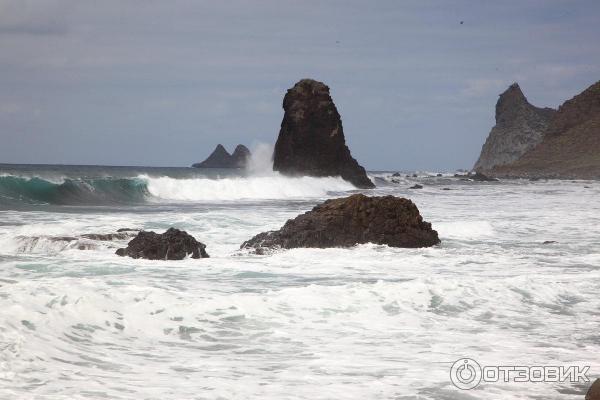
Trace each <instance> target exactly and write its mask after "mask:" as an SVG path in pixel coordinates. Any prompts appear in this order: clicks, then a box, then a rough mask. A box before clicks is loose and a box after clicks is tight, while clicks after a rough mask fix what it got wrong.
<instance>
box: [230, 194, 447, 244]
mask: <svg viewBox="0 0 600 400" xmlns="http://www.w3.org/2000/svg"><path fill="white" fill-rule="evenodd" d="M359 243H375V244H385V245H388V246H391V247H412V248H415V247H429V246H434V245H436V244H438V243H440V239H439V237H438V234H437V232H436V231H435V230H433V229H432V228H431V224H430V223H429V222H425V221H423V218H422V217H421V215H420V214H419V209H418V208H417V206H416V205H415V204H414V203H413V202H412V201H410V200H408V199H404V198H400V197H394V196H383V197H368V196H365V195H363V194H355V195H352V196H349V197H343V198H339V199H332V200H327V201H325V202H324V203H321V204H319V205H317V206H316V207H314V208H313V209H312V210H311V211H308V212H306V213H304V214H301V215H299V216H297V217H296V218H294V219H290V220H288V221H287V222H286V223H285V225H284V226H283V227H282V228H281V229H279V230H278V231H269V232H263V233H260V234H258V235H256V236H255V237H253V238H252V239H250V240H248V241H246V242H244V243H243V244H242V245H241V248H242V249H244V248H253V249H256V250H258V252H259V253H260V252H262V251H263V249H274V248H284V249H291V248H298V247H316V248H328V247H350V246H354V245H356V244H359Z"/></svg>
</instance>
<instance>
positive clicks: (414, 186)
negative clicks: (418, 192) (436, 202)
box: [409, 184, 423, 189]
mask: <svg viewBox="0 0 600 400" xmlns="http://www.w3.org/2000/svg"><path fill="white" fill-rule="evenodd" d="M409 189H423V185H419V184H415V185H412V186H411V187H409Z"/></svg>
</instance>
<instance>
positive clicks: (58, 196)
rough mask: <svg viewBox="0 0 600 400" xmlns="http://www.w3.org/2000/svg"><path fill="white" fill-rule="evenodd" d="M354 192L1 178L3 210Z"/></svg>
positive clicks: (291, 182) (261, 182)
mask: <svg viewBox="0 0 600 400" xmlns="http://www.w3.org/2000/svg"><path fill="white" fill-rule="evenodd" d="M353 189H355V187H354V186H353V185H352V184H350V183H348V182H346V181H344V180H342V179H341V178H338V177H326V178H314V177H284V176H281V175H278V174H272V175H268V176H256V177H252V176H250V177H231V178H222V179H209V178H190V179H175V178H171V177H167V176H162V177H150V176H147V175H139V176H137V177H134V178H110V177H108V178H98V179H67V178H65V179H62V180H60V181H58V182H55V181H51V180H46V179H42V178H39V177H19V176H13V175H4V176H0V205H11V204H33V205H44V204H53V205H111V204H136V203H144V202H147V201H153V200H154V201H160V200H167V201H214V200H219V201H228V200H233V201H235V200H245V199H248V200H260V199H285V198H306V197H323V196H326V195H327V194H328V193H330V192H343V191H348V190H353Z"/></svg>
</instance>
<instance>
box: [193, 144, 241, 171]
mask: <svg viewBox="0 0 600 400" xmlns="http://www.w3.org/2000/svg"><path fill="white" fill-rule="evenodd" d="M250 156H251V154H250V150H248V148H247V147H246V146H244V145H242V144H238V145H237V147H236V148H235V150H234V151H233V154H229V152H228V151H227V150H225V147H223V145H222V144H218V145H217V147H216V148H215V150H214V151H213V152H212V153H211V155H210V156H208V158H207V159H206V160H204V161H202V162H200V163H196V164H192V167H194V168H245V167H246V166H247V165H248V162H249V160H250Z"/></svg>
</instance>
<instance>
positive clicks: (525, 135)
mask: <svg viewBox="0 0 600 400" xmlns="http://www.w3.org/2000/svg"><path fill="white" fill-rule="evenodd" d="M555 113H556V111H555V110H553V109H551V108H538V107H535V106H533V105H531V104H530V103H529V102H528V101H527V98H525V95H524V94H523V92H522V91H521V88H520V87H519V85H518V84H517V83H513V84H512V85H511V86H510V87H509V88H508V89H506V91H505V92H504V93H502V94H501V95H500V98H499V99H498V102H497V103H496V125H495V126H494V127H493V128H492V130H491V132H490V134H489V136H488V138H487V140H486V141H485V144H484V145H483V147H482V149H481V155H480V156H479V159H478V160H477V162H476V163H475V166H474V167H473V169H474V170H475V171H479V172H488V171H489V170H491V169H492V168H493V167H495V166H499V165H505V164H509V163H512V162H514V161H516V160H518V159H519V158H520V157H521V156H522V155H523V154H525V153H526V152H528V151H529V150H531V149H533V148H534V147H535V146H537V145H538V144H539V143H541V142H542V139H543V137H544V132H545V131H546V129H547V128H548V125H549V124H550V120H551V119H552V116H553V115H554V114H555Z"/></svg>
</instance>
